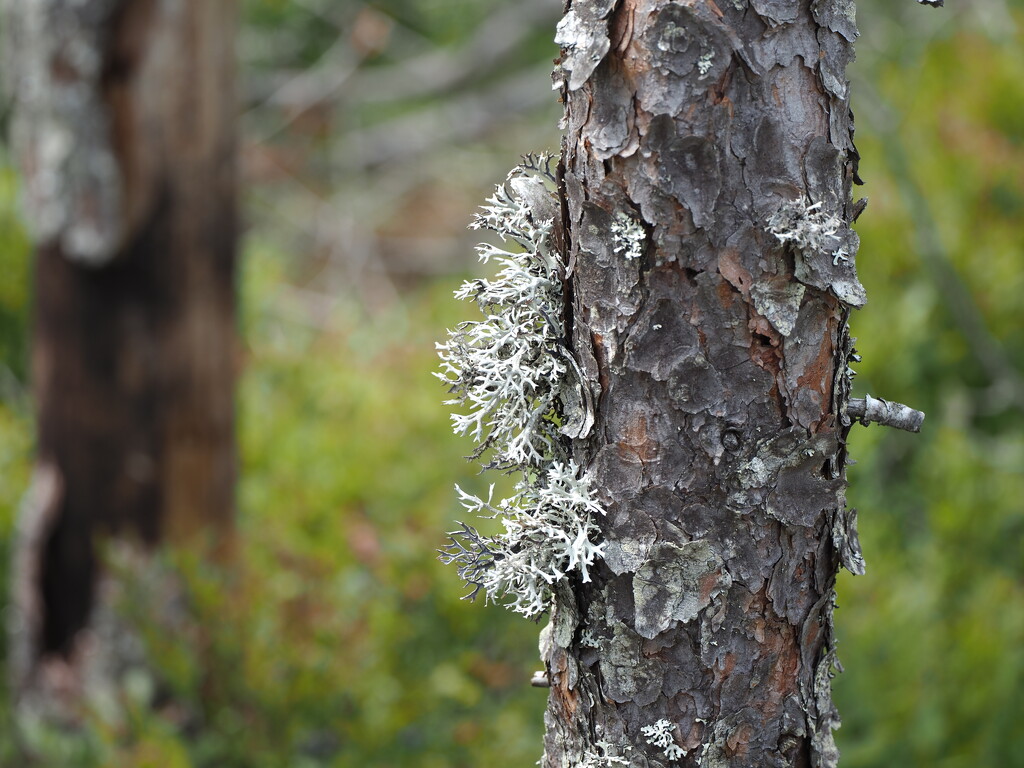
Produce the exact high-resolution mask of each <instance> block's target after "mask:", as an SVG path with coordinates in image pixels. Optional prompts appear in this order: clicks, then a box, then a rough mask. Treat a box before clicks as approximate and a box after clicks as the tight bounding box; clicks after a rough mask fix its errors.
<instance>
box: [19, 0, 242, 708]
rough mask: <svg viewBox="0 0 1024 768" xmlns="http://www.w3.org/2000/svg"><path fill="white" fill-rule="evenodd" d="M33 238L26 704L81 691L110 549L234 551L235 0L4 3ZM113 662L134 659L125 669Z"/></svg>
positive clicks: (23, 530) (22, 535) (25, 529)
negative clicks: (33, 412)
mask: <svg viewBox="0 0 1024 768" xmlns="http://www.w3.org/2000/svg"><path fill="white" fill-rule="evenodd" d="M4 10H5V18H4V27H5V32H6V36H7V40H6V54H7V61H6V62H5V63H6V68H7V77H8V80H9V85H10V86H11V88H12V91H13V95H14V103H15V107H14V109H15V112H14V118H13V125H12V141H13V144H14V146H15V151H16V152H17V155H18V159H19V161H20V163H21V166H22V168H23V170H24V197H25V201H26V212H27V215H28V219H29V224H30V227H31V230H32V232H33V236H34V239H35V244H36V259H35V271H34V272H35V308H34V321H33V337H32V375H33V387H34V393H35V399H36V407H37V415H38V458H37V472H36V476H35V479H34V481H33V488H32V491H31V492H30V494H29V497H28V499H27V500H26V503H25V506H24V509H23V511H22V516H21V519H20V521H19V540H18V543H17V546H18V551H17V553H16V556H15V570H16V572H15V574H14V583H15V596H14V607H15V610H14V614H13V619H12V622H11V624H12V626H11V629H12V631H13V636H12V649H13V653H12V656H13V658H12V659H11V662H12V665H13V670H12V672H13V676H14V682H15V690H16V692H17V695H19V697H21V699H22V700H23V701H24V700H26V697H31V696H33V695H38V694H42V695H43V696H44V697H46V696H51V697H53V696H56V698H60V697H62V696H65V695H66V694H70V696H71V698H72V699H73V698H74V697H75V696H76V695H77V694H78V693H80V692H81V691H80V690H79V688H78V687H79V685H80V684H81V680H82V677H83V675H84V674H85V673H84V672H83V669H84V668H86V667H88V666H89V665H90V664H92V663H93V662H92V661H90V660H89V657H90V656H91V655H93V654H104V653H105V654H108V655H109V654H116V649H113V648H102V647H97V646H102V645H103V644H104V642H105V641H104V639H103V638H100V639H97V637H98V635H97V631H96V628H95V626H93V625H94V624H95V621H96V614H97V611H99V610H101V609H102V605H101V603H102V602H103V597H102V595H101V593H100V591H99V584H100V583H101V579H100V576H101V573H102V570H103V569H102V567H101V560H102V549H103V546H104V543H105V542H109V541H122V540H126V541H141V542H142V543H144V544H145V545H147V546H153V545H155V544H157V543H158V542H160V541H161V540H165V539H168V538H169V539H170V540H172V541H175V542H179V543H180V542H182V541H189V542H198V541H200V540H201V539H202V540H203V541H205V542H210V543H213V544H214V545H215V546H218V547H221V548H223V547H224V546H226V545H227V543H228V542H229V540H230V531H231V525H232V518H233V512H234V496H233V494H234V490H233V489H234V481H235V474H236V467H235V465H236V451H235V438H234V405H233V391H234V381H235V368H236V354H237V350H236V346H237V345H236V330H235V297H234V287H235V286H234V283H235V261H236V241H237V230H238V226H237V216H236V145H237V139H236V113H237V109H236V98H235V57H234V34H235V26H236V10H237V9H236V3H235V1H234V0H185V1H183V2H169V1H168V0H89V1H88V2H72V1H71V0H40V1H39V2H31V3H29V2H21V0H8V2H7V3H6V5H5V8H4ZM115 662H116V659H115Z"/></svg>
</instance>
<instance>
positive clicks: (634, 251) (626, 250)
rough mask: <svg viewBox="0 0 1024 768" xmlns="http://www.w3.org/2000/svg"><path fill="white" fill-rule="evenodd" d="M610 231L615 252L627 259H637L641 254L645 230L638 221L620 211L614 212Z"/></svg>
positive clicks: (645, 235)
mask: <svg viewBox="0 0 1024 768" xmlns="http://www.w3.org/2000/svg"><path fill="white" fill-rule="evenodd" d="M611 232H612V242H613V243H614V244H615V252H616V253H619V254H622V255H623V256H625V257H626V258H627V259H629V260H633V259H639V258H640V257H641V256H642V255H643V253H644V241H645V240H646V239H647V232H645V231H644V228H643V225H642V224H640V222H638V221H636V220H634V219H633V218H631V217H630V216H629V215H627V214H625V213H622V212H621V211H620V212H619V213H617V214H615V221H613V222H612V226H611Z"/></svg>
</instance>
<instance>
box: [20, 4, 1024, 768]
mask: <svg viewBox="0 0 1024 768" xmlns="http://www.w3.org/2000/svg"><path fill="white" fill-rule="evenodd" d="M338 5H339V4H336V3H326V2H317V1H316V0H303V2H284V1H283V0H280V1H276V2H275V1H273V0H250V2H248V3H247V15H246V19H245V26H244V29H243V34H242V38H241V43H242V45H241V50H242V53H243V61H244V62H245V65H246V84H245V85H246V87H245V96H246V105H247V106H246V112H245V128H246V136H247V139H246V143H245V147H244V160H245V162H244V166H245V173H246V182H247V188H248V190H249V192H248V193H247V209H248V211H249V213H248V218H249V220H250V231H249V236H248V239H247V244H246V247H245V261H244V267H243V279H242V284H241V291H242V318H241V324H242V329H243V332H244V348H245V353H246V354H245V356H246V362H247V366H246V372H245V374H244V377H243V379H242V382H241V387H240V393H239V411H240V414H239V415H240V440H241V449H242V481H241V487H240V494H239V496H240V510H241V512H240V518H239V526H240V539H241V546H240V549H239V551H240V566H239V568H238V569H237V570H236V572H234V573H231V574H224V573H218V572H216V571H214V570H212V569H211V568H210V567H209V566H204V565H201V564H200V563H199V562H198V561H197V560H196V558H194V557H191V556H189V554H188V553H168V554H167V555H166V556H165V563H166V565H167V566H168V567H173V568H174V569H175V570H176V571H178V572H179V573H180V574H182V576H181V578H182V579H183V581H184V583H185V584H186V589H185V593H186V596H187V599H186V600H185V605H184V607H183V608H182V609H181V611H180V612H179V614H178V615H177V618H176V619H175V621H176V622H177V623H176V624H175V625H174V626H173V627H168V626H166V625H165V624H164V623H163V622H165V621H166V611H164V610H162V609H160V607H157V608H158V609H157V610H153V609H154V605H153V603H154V600H153V599H152V597H151V596H147V595H146V594H144V593H143V592H142V591H141V590H140V591H139V592H138V593H137V594H131V595H129V596H128V599H127V600H126V603H125V606H124V611H125V614H126V615H127V616H128V617H129V619H130V621H131V622H133V623H134V624H135V625H136V626H137V627H138V628H139V631H140V632H141V634H142V636H143V637H144V638H145V640H146V646H147V649H148V653H149V657H150V661H151V664H152V666H153V673H152V675H142V676H141V677H138V678H137V679H132V680H128V681H126V686H125V693H124V695H123V701H122V702H121V706H120V707H119V708H113V709H110V708H107V709H104V708H97V710H96V712H95V713H94V715H93V717H92V719H91V720H90V722H89V724H88V725H87V727H86V728H85V730H84V731H83V732H82V733H79V734H76V735H63V736H61V735H58V734H53V733H49V734H43V733H35V732H31V733H29V734H28V738H29V739H30V740H31V741H32V742H33V743H34V745H35V747H36V749H37V750H40V756H39V757H37V759H36V761H35V762H34V763H29V762H28V761H27V759H26V758H25V756H24V755H23V754H21V753H19V750H18V748H17V743H16V741H15V738H14V736H13V730H12V728H11V722H10V717H11V716H10V712H9V709H8V708H7V705H6V697H5V695H4V690H3V688H2V687H0V765H2V766H5V767H6V766H10V768H14V767H15V766H19V767H20V766H22V765H30V764H35V765H40V766H69V767H70V768H77V766H115V767H118V768H120V767H124V768H132V767H135V766H161V767H169V768H179V767H180V768H187V767H188V766H195V767H197V768H198V767H200V766H201V767H204V768H205V767H207V766H209V767H210V768H213V767H214V766H216V767H217V768H222V767H228V768H231V767H233V766H237V767H238V768H263V767H266V768H276V767H277V766H288V767H292V766H295V767H297V768H307V767H308V768H313V767H319V766H335V767H339V768H348V766H352V767H353V768H355V767H356V766H359V767H360V768H363V767H365V766H409V767H410V768H412V766H423V767H424V768H462V767H463V766H465V767H466V768H469V767H470V766H485V765H503V766H512V765H521V766H528V765H532V764H533V762H534V761H535V760H536V759H537V757H538V756H539V754H540V733H541V730H542V724H541V712H542V710H543V702H544V694H543V692H541V691H538V690H535V689H531V688H530V687H529V686H528V679H529V676H530V673H531V671H532V670H533V669H534V668H535V667H536V662H535V661H534V659H535V654H536V652H535V643H536V634H537V629H538V627H537V626H535V625H532V624H530V623H529V622H526V621H523V620H522V619H520V618H518V617H515V616H513V615H511V614H508V613H507V612H505V611H503V610H502V609H500V608H498V607H494V606H488V607H484V606H482V605H469V604H467V603H463V602H460V601H459V596H460V595H461V594H462V592H461V587H460V585H459V584H458V582H457V579H456V578H455V575H454V573H453V572H452V571H451V570H450V569H447V568H444V567H442V566H441V565H440V564H439V563H438V562H437V561H436V559H435V553H434V550H435V548H436V547H438V546H440V545H441V544H442V540H443V532H444V531H445V530H446V529H448V528H449V526H450V525H451V521H452V519H453V518H454V517H455V516H457V515H458V507H457V505H456V503H455V498H454V494H453V492H452V490H451V487H452V485H453V484H454V483H456V482H458V483H460V484H463V485H465V486H467V487H469V488H476V489H479V488H480V487H481V485H482V483H483V482H484V481H483V479H482V478H479V477H477V476H475V474H474V472H475V470H474V469H473V467H472V466H470V465H469V464H467V463H466V462H464V461H462V459H461V456H462V455H463V454H465V453H468V452H469V450H470V448H469V446H468V445H467V444H466V443H465V442H463V441H461V440H458V439H456V438H454V437H453V436H451V434H450V430H449V428H448V419H447V413H446V409H445V407H444V406H443V405H442V404H441V400H442V399H443V396H444V395H443V391H442V388H441V386H440V385H439V384H438V383H437V382H436V381H435V380H433V379H432V378H431V376H430V373H431V371H432V370H433V369H434V368H435V367H436V361H435V358H434V355H433V349H432V347H433V342H434V341H435V340H438V339H441V338H442V337H443V336H444V331H445V328H446V327H450V326H451V325H453V324H454V323H456V322H458V320H459V319H460V318H462V317H463V316H464V315H465V313H466V307H464V306H458V305H457V303H456V302H455V301H454V300H453V299H451V297H450V292H451V289H452V288H454V287H455V286H456V284H457V283H458V281H459V280H460V279H461V278H462V277H463V276H464V275H465V274H468V273H469V272H470V271H471V270H475V269H476V268H475V266H474V265H473V264H472V263H471V262H472V254H471V239H468V236H466V235H464V234H462V229H463V227H464V226H465V224H466V223H467V222H468V220H469V217H470V215H471V213H472V211H473V209H474V207H475V205H477V204H478V203H479V202H480V201H482V199H483V197H484V195H485V194H486V193H487V192H488V190H489V187H490V185H491V184H493V183H494V182H496V181H498V180H500V179H501V178H502V176H503V174H504V171H505V170H507V168H508V167H510V166H511V165H513V164H514V163H515V161H516V156H517V155H518V154H519V153H522V152H525V151H530V150H538V149H544V148H546V147H547V148H551V147H553V146H555V145H556V144H557V132H556V130H555V127H554V126H555V121H556V120H557V114H558V108H557V105H555V104H554V103H553V102H552V97H551V96H550V94H549V92H548V87H547V82H546V75H545V74H544V72H545V70H546V69H548V68H549V62H550V59H551V58H552V57H553V56H554V55H555V51H554V47H553V45H552V44H551V43H550V38H551V36H552V30H553V24H554V20H555V18H556V13H557V9H555V8H547V5H556V4H551V3H540V2H523V3H522V4H521V6H520V5H519V4H514V5H512V6H510V5H509V4H505V3H499V2H496V0H464V1H463V2H458V3H453V2H440V1H439V0H389V1H388V2H383V1H382V2H377V3H374V4H370V5H367V6H362V5H359V4H357V3H352V4H340V6H341V8H340V9H339V8H337V7H336V6H338ZM859 5H860V8H861V12H860V21H861V28H862V31H863V33H864V34H863V37H862V41H861V44H860V46H859V56H860V61H859V62H858V64H857V65H856V66H855V68H854V72H853V77H854V94H855V96H854V106H855V111H856V113H857V119H858V123H857V128H858V132H857V139H858V147H859V149H860V151H861V154H862V156H863V159H862V163H861V175H862V176H864V178H865V179H866V180H867V185H866V187H865V188H864V190H863V194H865V195H867V196H869V197H870V200H871V204H870V206H869V208H868V210H867V212H866V213H865V214H864V215H863V217H862V218H861V219H860V222H859V223H858V230H859V232H860V233H861V236H862V239H863V246H862V249H861V252H860V257H859V259H858V268H859V270H860V273H861V276H862V280H863V282H864V284H865V286H866V287H867V289H868V293H869V297H870V303H869V305H868V306H867V307H866V308H865V309H863V310H861V311H860V312H858V313H857V314H856V315H855V316H854V320H853V325H854V334H855V335H856V336H858V337H859V342H858V344H857V346H858V348H859V350H860V352H861V353H862V355H863V357H864V361H863V363H861V364H860V365H858V366H857V370H858V373H859V376H858V378H857V380H856V382H855V389H856V392H857V393H858V394H863V393H864V392H870V393H871V394H873V395H875V396H880V397H887V398H892V399H895V400H900V401H902V402H907V403H909V404H912V405H914V406H915V407H919V408H921V409H923V410H925V411H927V413H928V419H927V420H926V422H925V427H924V430H923V432H922V433H921V434H920V435H917V436H910V435H907V434H903V433H895V432H892V431H887V430H884V429H881V428H879V427H876V426H873V427H870V428H866V429H865V428H857V429H855V431H854V434H853V436H852V453H853V455H854V457H855V458H856V459H857V460H858V464H857V465H856V466H854V467H851V469H850V477H851V483H852V485H851V491H850V499H851V503H852V504H854V505H855V506H857V507H859V508H860V511H861V518H860V519H861V525H860V529H861V538H862V541H863V544H864V551H865V554H866V557H867V560H868V573H867V575H866V576H864V577H860V578H856V579H855V578H853V577H850V576H849V575H848V574H844V575H843V576H842V577H841V578H840V584H839V603H840V610H839V612H838V614H837V623H838V634H839V637H840V642H841V645H840V649H839V650H840V656H841V658H842V661H843V663H844V665H845V666H846V669H847V672H846V673H845V674H843V675H841V676H839V677H838V678H837V679H836V681H835V692H836V698H837V700H838V705H839V708H840V710H841V712H842V715H843V719H844V726H843V728H842V730H841V731H840V732H839V733H838V739H839V744H840V748H841V750H842V752H843V766H844V768H891V766H897V765H898V766H921V767H922V768H925V767H927V768H932V767H933V766H943V767H948V768H959V767H960V766H963V767H964V768H975V767H977V766H981V767H983V768H985V767H988V766H992V767H993V768H994V767H995V766H999V768H1013V766H1024V752H1022V751H1021V750H1019V748H1018V747H1019V744H1020V743H1021V741H1022V740H1024V726H1021V724H1020V714H1021V712H1024V700H1022V699H1024V697H1022V694H1021V690H1024V679H1022V677H1024V675H1022V672H1024V551H1022V544H1021V542H1022V541H1024V511H1022V508H1024V470H1022V468H1024V386H1021V371H1022V370H1024V344H1022V342H1021V334H1020V331H1019V328H1020V318H1021V299H1020V297H1021V295H1022V292H1024V227H1021V225H1020V222H1021V220H1022V219H1024V78H1022V77H1021V73H1024V53H1022V46H1021V42H1022V40H1021V34H1020V29H1021V25H1022V24H1024V12H1022V8H1021V4H1020V3H1017V4H1016V6H1014V5H1013V4H1011V6H1010V7H1011V8H1014V7H1015V8H1016V10H1014V11H1013V12H1012V15H1011V12H1010V11H1007V10H1006V6H1005V5H1004V4H1003V3H1001V2H997V1H995V0H985V1H984V2H982V1H981V0H978V1H977V2H975V3H971V4H969V5H970V8H968V9H966V10H965V9H963V8H962V7H961V8H960V9H957V8H954V7H950V8H946V9H943V10H932V9H928V8H921V7H917V4H916V3H912V2H910V0H906V1H905V2H900V3H895V2H885V3H883V2H881V0H876V1H875V2H867V1H866V0H863V1H862V2H861V3H859ZM950 5H951V6H955V5H958V4H956V3H953V2H951V3H950ZM964 5H968V4H964ZM496 14H505V18H504V21H503V24H504V26H502V25H500V24H499V25H497V26H496V27H495V28H496V30H497V31H492V32H490V33H488V32H487V31H486V22H487V20H488V18H490V17H492V16H494V15H496ZM517 14H518V16H519V17H521V18H522V19H525V20H526V23H524V24H523V25H522V28H518V27H516V26H515V25H513V24H512V21H511V20H512V19H515V18H516V17H517ZM502 35H505V36H506V37H508V36H514V37H515V39H514V42H515V45H511V46H509V50H507V51H505V52H501V43H502ZM474 41H476V42H475V43H474ZM481 41H483V42H481ZM474 45H475V46H476V47H475V48H474V47H473V46H474ZM465 51H470V52H475V53H474V54H473V55H474V56H478V55H479V54H480V52H481V51H483V52H487V53H488V54H490V55H492V56H493V57H494V62H493V63H492V64H487V65H480V66H479V67H469V68H468V69H471V70H473V71H472V72H471V73H468V72H467V66H466V63H467V61H469V62H471V61H473V60H475V59H472V58H467V57H466V55H464V54H463V52H465ZM460 67H461V69H460ZM311 73H312V75H313V76H310V75H311ZM346 73H347V74H346ZM428 76H429V77H428ZM331 77H333V79H331ZM303 78H305V79H303ZM325 78H326V80H325ZM430 78H432V79H430ZM446 78H447V79H446ZM296 82H298V83H300V84H303V85H304V87H306V88H307V91H301V89H297V88H296V87H295V85H294V83H296ZM325 82H326V84H325ZM289 83H292V85H291V86H289V85H288V84H289ZM310 83H312V84H313V85H315V86H317V87H318V88H319V89H320V90H319V91H318V93H319V94H320V96H319V97H318V98H317V99H312V100H307V101H306V102H303V103H300V104H299V105H298V106H297V105H296V104H295V103H294V101H291V102H290V101H288V99H290V98H292V97H293V95H294V94H295V93H296V92H300V93H308V92H309V91H308V88H309V87H310ZM289 88H291V90H289ZM314 90H315V89H314ZM289 94H291V95H289ZM300 101H301V99H300ZM325 104H326V105H327V106H325ZM481 105H483V106H481ZM0 160H2V162H0V396H2V402H0V595H6V593H7V572H8V562H7V561H8V559H9V557H10V540H11V531H12V527H13V524H14V517H15V513H16V507H17V504H18V501H19V498H20V496H21V494H22V493H23V491H24V489H25V488H26V486H27V483H28V475H29V467H30V455H31V454H30V452H31V422H30V414H29V411H30V404H29V400H28V396H27V394H26V386H27V385H26V378H27V375H26V370H27V348H26V342H25V337H26V325H27V321H26V317H27V304H28V296H29V292H30V291H29V282H30V279H29V267H28V263H29V262H28V249H27V242H26V239H25V237H24V234H23V233H22V232H21V230H20V228H19V227H18V226H17V224H16V217H15V214H14V212H13V211H14V207H15V198H14V195H15V186H14V176H13V173H12V171H11V170H10V163H9V161H8V159H7V158H6V157H2V158H0ZM0 599H2V598H0ZM4 649H5V640H4V639H3V638H2V637H0V654H2V653H3V651H4ZM0 685H2V683H0ZM118 709H119V710H120V712H119V713H118V711H117V710H118Z"/></svg>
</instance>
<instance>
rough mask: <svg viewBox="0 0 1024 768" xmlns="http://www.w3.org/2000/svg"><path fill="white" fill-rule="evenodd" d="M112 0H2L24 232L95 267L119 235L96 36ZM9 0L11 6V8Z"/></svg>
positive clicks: (104, 29) (115, 166)
mask: <svg viewBox="0 0 1024 768" xmlns="http://www.w3.org/2000/svg"><path fill="white" fill-rule="evenodd" d="M119 2H120V0H94V1H93V2H74V1H73V0H6V2H5V3H4V4H3V17H4V21H5V23H4V27H5V29H4V43H5V45H4V48H5V56H4V61H3V64H4V69H5V70H6V75H7V77H6V81H7V82H6V85H7V87H8V89H9V90H10V92H11V93H12V95H13V99H14V107H15V109H14V117H13V120H12V125H11V140H12V144H13V147H14V151H15V153H16V155H17V156H18V160H19V162H20V164H21V166H22V168H23V169H24V180H25V185H24V207H25V212H26V218H27V220H28V224H29V227H30V228H31V230H32V234H33V239H34V240H36V242H41V243H48V242H54V241H57V242H58V243H59V244H60V246H61V249H62V251H63V252H64V254H65V255H66V256H67V257H68V258H69V259H73V260H76V261H80V262H82V263H84V264H88V265H92V266H101V265H103V264H105V263H106V262H108V261H109V260H110V259H111V258H113V256H114V255H115V254H116V252H117V249H118V247H119V246H120V245H121V243H122V239H123V237H124V223H123V211H122V208H123V200H122V194H123V190H122V179H121V173H120V168H119V163H118V160H117V157H116V154H115V150H114V146H113V137H112V133H111V125H110V118H109V115H108V112H107V105H106V104H105V99H104V94H103V84H102V79H103V75H104V64H105V59H104V51H105V49H106V40H105V36H106V35H107V34H109V31H110V25H109V20H110V17H111V15H112V14H113V12H114V11H115V10H116V8H117V6H118V5H119ZM15 6H17V13H15V12H14V9H15Z"/></svg>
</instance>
